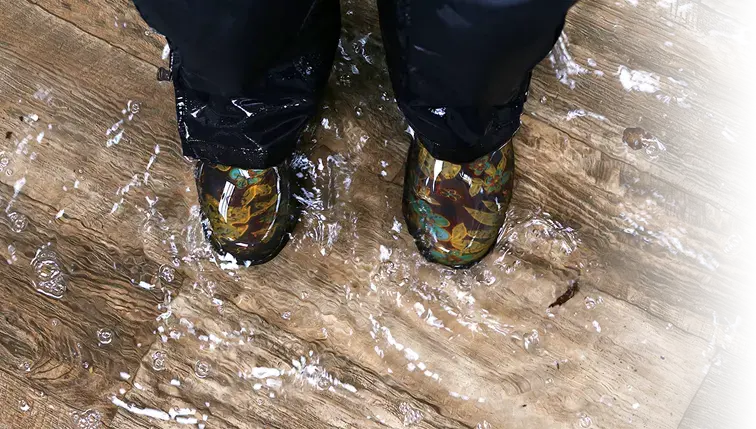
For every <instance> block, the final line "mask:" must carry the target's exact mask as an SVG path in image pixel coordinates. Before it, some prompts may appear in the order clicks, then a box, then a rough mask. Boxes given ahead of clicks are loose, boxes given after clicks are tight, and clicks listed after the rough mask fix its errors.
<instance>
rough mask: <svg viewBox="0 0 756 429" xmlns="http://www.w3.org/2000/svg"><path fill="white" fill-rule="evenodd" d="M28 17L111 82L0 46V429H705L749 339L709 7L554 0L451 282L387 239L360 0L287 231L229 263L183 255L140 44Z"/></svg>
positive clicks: (746, 234)
mask: <svg viewBox="0 0 756 429" xmlns="http://www.w3.org/2000/svg"><path fill="white" fill-rule="evenodd" d="M39 3H42V5H43V6H44V8H39V9H37V8H36V7H35V6H33V5H32V4H31V3H28V4H24V5H21V6H13V7H15V8H18V10H25V8H26V9H29V13H30V14H31V16H32V17H34V16H37V15H39V16H46V15H45V14H53V15H55V14H59V15H61V16H64V17H66V21H70V22H73V23H76V22H81V23H82V24H81V25H80V27H81V28H83V29H84V30H86V33H91V34H94V35H97V36H98V37H94V36H93V35H91V34H85V33H81V34H80V33H77V31H79V30H76V29H75V28H73V25H71V24H69V23H68V22H62V23H61V22H57V21H56V24H55V25H61V26H63V27H61V28H63V29H64V30H65V32H67V33H66V34H71V36H70V37H71V39H70V40H74V41H75V40H79V41H82V40H86V41H88V43H90V45H89V46H91V49H93V50H102V51H103V52H105V54H103V55H104V57H112V58H117V59H118V58H121V59H119V60H118V61H120V62H117V61H115V60H113V61H114V62H113V63H107V64H110V65H112V64H133V68H128V67H125V66H124V67H123V68H117V69H115V68H111V69H106V68H105V67H106V65H105V63H106V61H105V60H102V61H93V62H92V64H88V65H87V66H88V67H90V68H94V69H97V68H98V67H101V68H102V69H100V70H99V71H98V73H99V74H100V75H104V76H105V77H101V79H102V80H101V81H100V80H97V79H92V80H87V79H89V78H88V76H90V75H88V74H87V73H88V72H87V70H89V69H88V68H87V69H85V68H84V67H83V66H81V65H78V63H77V62H76V61H70V62H68V63H65V62H61V61H53V60H50V63H49V64H48V63H47V62H46V60H45V58H58V57H56V55H58V54H56V53H55V52H54V51H55V50H63V51H65V50H66V49H69V48H67V47H66V46H67V45H66V44H65V43H62V45H61V47H56V45H55V44H54V43H53V40H55V39H56V38H54V37H52V36H50V37H43V38H41V39H40V40H41V41H40V42H38V43H36V44H34V45H33V46H32V47H34V48H35V49H32V47H26V45H25V44H24V43H21V42H20V40H22V39H23V37H21V36H12V35H11V33H13V34H16V33H14V32H17V33H18V34H22V35H24V34H27V33H28V34H29V37H31V33H32V32H33V29H25V28H26V27H24V26H23V25H21V24H18V25H16V26H15V27H12V28H13V30H12V31H9V32H8V33H7V34H8V35H6V36H3V35H0V54H2V55H0V61H2V62H3V65H2V66H0V76H2V83H0V100H1V103H2V104H0V107H2V115H3V116H0V131H3V132H4V133H5V139H2V136H0V177H1V178H2V183H3V186H2V189H1V190H0V207H2V208H3V210H4V211H3V213H2V220H0V255H1V256H2V257H0V283H2V286H0V301H2V304H0V309H2V317H0V336H2V339H0V376H2V378H0V409H2V411H0V428H22V427H44V428H48V427H49V428H64V427H71V428H89V429H94V428H104V427H113V428H132V427H133V428H140V427H143V428H152V427H156V428H157V427H159V428H173V427H198V428H208V429H209V428H269V427H276V428H327V427H339V428H372V427H391V428H404V427H418V428H436V427H438V428H476V429H503V428H507V429H510V428H536V427H538V428H612V429H614V428H659V429H664V428H678V427H680V428H695V427H714V426H702V425H703V424H704V423H707V422H710V421H715V422H719V424H720V426H716V427H722V428H730V427H735V426H729V425H730V424H731V423H732V422H733V421H734V420H733V415H732V413H731V411H730V409H728V408H726V407H727V406H730V407H733V406H735V405H737V404H734V403H732V402H731V401H730V397H729V396H726V395H727V394H730V395H733V396H737V395H735V394H734V393H733V392H732V391H731V388H728V389H729V390H730V391H729V392H728V393H726V394H724V395H725V396H721V398H723V399H722V404H719V403H717V404H716V406H717V407H720V405H721V406H724V407H725V408H721V409H722V410H723V411H722V412H721V414H722V415H713V416H712V415H711V412H708V413H703V414H707V415H708V416H709V417H712V418H713V420H707V421H706V422H703V423H700V422H699V423H696V421H698V420H697V419H699V416H698V413H699V411H698V409H697V408H696V407H702V406H704V407H705V406H706V405H707V403H706V401H705V399H706V396H705V395H706V394H708V392H709V391H710V390H709V389H711V392H719V390H717V388H718V387H719V386H720V384H721V383H723V381H722V380H724V379H729V378H731V376H732V374H735V373H736V372H734V371H736V369H733V368H737V366H736V365H735V364H736V363H738V362H741V361H742V360H744V359H746V358H747V357H748V356H750V351H749V349H748V348H747V347H746V345H745V344H746V342H747V341H746V339H747V338H748V336H749V332H752V331H751V321H750V320H751V318H750V315H749V314H748V309H747V307H746V305H745V304H746V302H747V301H746V299H747V296H746V294H745V293H743V292H742V290H743V289H744V288H743V286H744V285H745V284H746V283H747V281H746V279H745V275H746V272H747V270H746V269H745V268H744V267H746V265H745V261H746V260H748V258H747V256H749V253H748V252H749V245H748V243H749V242H751V241H749V238H750V237H751V236H752V232H753V231H752V228H751V227H750V226H749V225H748V224H747V223H746V222H744V219H745V213H746V212H747V208H748V205H747V204H749V201H750V200H749V199H748V198H746V195H747V189H746V188H747V185H745V184H743V183H741V182H743V180H742V179H743V177H744V175H747V174H750V173H749V172H748V170H749V168H748V166H747V164H748V162H747V159H748V158H747V157H746V154H747V153H750V152H748V151H749V150H750V149H748V148H746V147H745V146H746V144H745V139H746V136H747V134H746V132H745V129H744V126H743V124H742V123H741V122H740V121H739V119H738V117H737V115H728V114H726V113H725V112H727V110H726V109H727V108H732V109H734V107H731V106H734V104H735V103H737V102H739V101H738V100H737V99H736V98H737V97H734V96H731V95H728V94H732V93H731V92H728V91H724V89H725V88H729V86H731V85H733V82H737V81H736V80H735V79H737V78H738V76H733V77H732V78H730V75H729V74H728V73H736V72H733V70H734V69H735V68H736V67H733V65H734V64H735V63H737V58H738V57H739V56H741V55H743V53H744V52H745V50H746V47H747V45H746V42H745V40H744V38H745V34H746V30H745V27H744V26H743V24H742V23H741V22H740V21H739V20H738V19H737V17H733V16H732V13H730V11H729V9H726V7H725V6H722V9H721V10H720V9H717V8H716V7H713V6H710V5H704V4H703V2H693V1H684V0H663V1H660V2H644V1H642V0H637V1H636V0H633V1H631V0H621V1H619V2H616V3H612V2H610V3H607V2H599V1H592V0H590V1H588V0H586V1H584V2H582V3H581V4H580V5H579V6H578V7H577V8H576V9H575V11H574V13H573V14H572V15H571V16H570V20H569V23H568V25H567V27H566V29H565V32H564V33H563V34H562V36H561V38H560V40H559V42H558V43H557V45H556V46H555V47H554V49H553V51H552V52H551V54H550V55H549V56H548V57H547V58H546V59H545V60H544V61H543V62H542V63H541V64H540V65H539V66H538V68H537V69H536V70H535V72H534V78H533V84H532V87H531V92H530V100H529V103H528V105H527V108H526V115H525V117H524V119H523V122H524V124H523V128H522V129H521V131H520V133H519V134H518V137H517V138H516V139H515V146H514V147H515V151H516V153H517V163H518V167H517V168H518V170H517V176H516V179H517V181H516V186H515V191H514V192H515V197H514V201H513V204H512V206H511V208H510V211H509V213H508V219H507V223H506V225H505V228H504V229H503V230H502V231H501V233H500V237H499V241H498V244H497V246H496V249H495V251H494V252H493V253H492V254H491V255H490V256H489V257H487V258H486V259H485V260H484V261H483V262H482V263H480V264H478V265H477V266H475V267H473V268H471V269H469V270H462V271H458V270H449V269H445V268H442V267H439V266H436V265H433V264H430V263H428V262H426V261H425V260H424V259H423V258H422V257H421V256H420V255H419V254H418V253H417V252H416V249H415V246H414V243H413V241H412V239H411V237H410V236H409V235H408V234H407V232H406V227H405V224H404V220H403V217H402V214H401V194H402V183H403V173H404V158H405V156H406V151H407V148H408V145H409V140H410V135H411V133H412V130H411V129H410V128H409V127H408V125H407V124H406V122H404V120H403V119H402V117H401V114H400V112H399V110H398V108H397V107H396V104H395V101H394V98H393V95H392V92H391V89H390V83H389V80H388V73H387V70H386V66H385V63H384V59H383V52H382V48H381V43H380V32H379V29H378V25H377V17H376V15H375V11H374V6H373V5H372V3H368V2H362V1H357V0H349V1H346V2H343V13H344V18H345V24H344V30H343V34H342V38H341V41H340V44H339V49H338V55H337V59H336V63H335V64H334V68H333V73H332V76H331V82H330V86H329V91H328V95H327V97H326V101H325V103H324V105H323V109H322V113H321V115H320V116H319V117H318V118H317V120H315V121H314V122H313V123H312V124H311V125H310V127H309V128H308V130H307V132H306V133H305V137H303V141H302V144H301V146H300V148H299V150H298V152H297V153H296V154H295V157H294V162H293V164H294V166H295V168H296V171H297V172H298V176H300V177H301V178H302V180H303V182H304V183H305V186H304V187H303V188H302V189H301V190H299V191H298V192H297V195H296V197H297V200H298V201H299V202H300V204H301V205H302V207H303V214H302V217H301V219H300V223H299V226H298V227H297V229H296V230H295V232H294V234H293V236H292V240H291V242H290V244H289V245H288V247H287V248H286V250H284V252H283V253H282V254H281V255H280V256H279V257H278V258H277V259H276V260H274V261H273V262H271V263H269V264H266V265H264V266H260V267H250V268H247V267H244V266H239V264H237V262H236V261H235V260H234V259H233V258H230V257H227V256H223V255H218V254H216V253H214V252H213V250H212V249H211V247H210V245H209V244H208V243H207V242H206V240H205V238H204V234H203V232H202V227H201V223H200V211H199V206H198V203H197V201H196V189H195V187H194V176H193V167H194V163H193V161H191V160H188V159H185V158H183V157H182V156H181V155H180V153H179V150H180V149H179V144H178V138H177V136H175V135H174V134H175V118H174V117H173V110H172V109H173V104H172V103H173V101H172V99H171V98H170V97H171V89H170V85H169V84H167V83H165V82H161V83H158V82H156V81H155V80H154V76H153V75H152V74H150V73H153V72H154V70H155V67H154V66H153V64H160V63H161V62H162V61H163V60H164V59H165V52H164V50H163V46H164V40H162V39H161V37H160V36H159V35H156V34H154V33H153V32H151V31H149V29H147V28H146V27H145V24H144V23H142V22H141V21H139V20H138V19H136V15H135V12H134V11H133V9H132V8H131V6H130V5H129V4H128V2H126V1H120V0H119V1H118V2H115V3H119V5H117V6H112V5H106V2H93V3H103V6H102V7H103V8H105V9H103V10H106V12H103V13H104V14H105V15H108V13H109V12H113V11H115V12H118V15H117V16H115V17H110V16H108V17H107V19H105V18H102V16H101V15H96V16H98V18H97V19H96V20H94V21H93V22H90V23H88V24H85V22H86V19H87V17H88V16H89V15H90V14H94V12H92V11H91V10H84V9H82V8H77V7H74V8H73V9H71V10H68V11H66V10H64V9H65V8H64V9H60V10H59V9H58V7H57V6H53V5H52V3H54V2H44V1H43V2H39ZM48 3H50V4H49V5H48ZM108 8H114V9H112V10H111V9H108ZM34 14H37V15H34ZM11 16H13V15H11ZM93 16H95V15H93ZM113 18H114V19H113ZM30 19H31V18H30ZM77 20H79V21H77ZM113 20H114V21H115V22H111V21H113ZM9 25H12V23H11V24H9ZM106 25H107V29H105V26H106ZM61 31H63V30H61ZM4 39H7V40H4ZM100 39H104V40H108V41H111V44H112V46H111V45H108V44H106V43H103V42H102V41H101V40H100ZM37 48H40V49H43V48H44V49H48V50H49V52H48V51H44V52H41V51H39V49H37ZM134 50H137V51H138V52H139V59H137V58H136V57H135V56H134V55H132V51H134ZM116 51H117V52H116ZM3 56H4V57H5V58H6V60H3V59H2V58H3ZM60 56H61V58H62V54H60ZM704 56H705V57H704ZM98 58H99V57H98ZM145 58H146V59H149V61H148V60H145ZM161 58H162V59H161ZM701 58H709V59H707V60H701ZM23 64H27V65H28V67H26V66H22V65H23ZM35 64H48V65H49V68H44V67H41V66H39V67H38V66H35ZM77 67H81V68H77ZM29 70H31V71H34V70H36V71H37V72H36V74H32V73H30V72H29ZM116 82H124V83H123V84H117V83H116ZM72 88H73V89H72ZM723 373H725V374H726V375H727V376H723V375H721V374H723ZM702 386H704V387H702ZM702 392H703V393H702ZM717 394H719V393H717ZM702 395H704V396H702ZM715 414H716V413H715ZM695 424H700V425H701V426H696V425H695Z"/></svg>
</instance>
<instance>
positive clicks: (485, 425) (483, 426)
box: [475, 420, 493, 429]
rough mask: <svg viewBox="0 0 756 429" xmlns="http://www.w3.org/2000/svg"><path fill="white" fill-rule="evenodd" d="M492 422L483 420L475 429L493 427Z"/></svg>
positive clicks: (490, 428) (489, 428)
mask: <svg viewBox="0 0 756 429" xmlns="http://www.w3.org/2000/svg"><path fill="white" fill-rule="evenodd" d="M492 428H493V427H492V426H491V423H488V422H487V421H485V420H483V421H482V422H480V423H478V425H477V426H475V429H492Z"/></svg>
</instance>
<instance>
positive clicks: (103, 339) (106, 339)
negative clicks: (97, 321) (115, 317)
mask: <svg viewBox="0 0 756 429" xmlns="http://www.w3.org/2000/svg"><path fill="white" fill-rule="evenodd" d="M97 341H99V342H100V344H102V345H105V344H110V342H111V341H113V331H111V330H110V329H107V328H102V329H98V330H97Z"/></svg>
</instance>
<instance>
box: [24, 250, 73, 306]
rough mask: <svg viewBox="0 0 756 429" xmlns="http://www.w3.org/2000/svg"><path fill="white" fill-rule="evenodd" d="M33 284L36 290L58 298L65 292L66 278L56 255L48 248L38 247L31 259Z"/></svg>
mask: <svg viewBox="0 0 756 429" xmlns="http://www.w3.org/2000/svg"><path fill="white" fill-rule="evenodd" d="M31 264H32V267H33V268H34V276H35V278H34V280H33V283H34V286H35V287H36V288H37V292H39V293H42V294H44V295H47V296H49V297H51V298H55V299H60V298H63V295H64V294H65V293H66V289H67V286H66V279H65V276H64V275H63V272H62V270H61V268H60V263H59V262H58V255H57V254H56V253H55V252H53V251H52V250H50V249H45V248H43V249H40V250H38V251H37V255H36V256H35V257H34V259H32V262H31Z"/></svg>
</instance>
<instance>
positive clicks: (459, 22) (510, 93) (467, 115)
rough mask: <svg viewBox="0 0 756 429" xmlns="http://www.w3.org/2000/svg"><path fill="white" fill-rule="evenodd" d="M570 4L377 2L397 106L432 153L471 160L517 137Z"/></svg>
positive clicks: (541, 0) (552, 0)
mask: <svg viewBox="0 0 756 429" xmlns="http://www.w3.org/2000/svg"><path fill="white" fill-rule="evenodd" d="M573 3H574V0H437V1H432V2H430V1H429V2H426V1H421V0H378V6H379V9H380V14H381V27H382V29H383V38H384V44H385V47H386V55H387V60H388V64H389V70H390V72H391V77H392V81H393V85H394V91H395V92H396V98H397V100H398V102H399V107H401V109H402V111H403V112H404V114H405V116H406V117H407V120H408V121H409V123H410V125H412V127H413V129H414V130H415V132H416V133H418V134H419V135H420V136H421V137H422V140H423V143H424V145H425V147H426V148H427V149H428V151H429V152H430V153H431V155H433V156H434V157H435V158H438V159H441V160H444V161H450V162H456V163H462V162H470V161H473V160H475V159H477V158H479V157H481V156H483V155H485V154H487V153H490V152H491V151H493V150H495V149H497V148H498V147H500V146H501V145H502V144H504V143H505V142H507V141H508V140H509V139H510V138H511V137H512V135H513V134H514V133H515V132H516V130H517V128H518V127H519V123H520V114H521V113H522V107H523V104H524V103H525V98H526V95H527V89H528V86H529V83H530V72H531V70H532V69H533V68H534V67H535V66H536V64H538V62H539V61H541V60H542V59H543V58H544V57H545V56H546V55H547V54H548V52H549V50H551V48H552V46H554V43H555V42H556V40H557V38H558V36H559V34H560V32H561V30H562V27H563V26H564V19H565V15H566V14H567V10H568V9H569V7H570V6H572V4H573Z"/></svg>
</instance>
